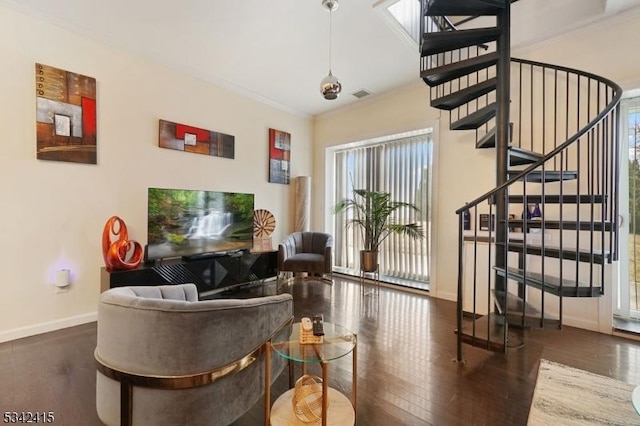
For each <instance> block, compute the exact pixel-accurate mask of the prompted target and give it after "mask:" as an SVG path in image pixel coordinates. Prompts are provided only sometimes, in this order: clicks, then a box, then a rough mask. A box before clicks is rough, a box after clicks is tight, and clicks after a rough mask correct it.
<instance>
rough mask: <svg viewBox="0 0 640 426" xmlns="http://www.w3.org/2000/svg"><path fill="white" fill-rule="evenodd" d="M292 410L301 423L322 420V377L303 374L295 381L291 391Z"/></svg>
mask: <svg viewBox="0 0 640 426" xmlns="http://www.w3.org/2000/svg"><path fill="white" fill-rule="evenodd" d="M291 403H292V404H293V412H294V414H295V415H296V417H297V418H298V420H300V421H301V422H303V423H316V422H318V421H320V420H322V379H321V378H319V377H317V376H311V375H308V374H305V375H304V376H302V377H300V378H299V379H298V380H297V381H296V386H295V388H294V391H293V398H292V400H291Z"/></svg>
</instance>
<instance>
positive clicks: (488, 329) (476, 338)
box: [456, 314, 505, 352]
mask: <svg viewBox="0 0 640 426" xmlns="http://www.w3.org/2000/svg"><path fill="white" fill-rule="evenodd" d="M474 325H475V333H474ZM456 332H457V333H458V334H459V337H460V339H461V340H462V342H464V343H467V344H469V345H472V346H476V347H479V348H484V349H488V350H490V351H493V352H504V350H505V344H504V342H503V340H504V325H503V324H502V323H500V322H499V321H497V316H496V315H494V314H487V315H484V316H482V317H480V318H476V319H474V320H471V321H470V323H467V324H464V325H463V326H462V331H461V332H460V331H456ZM474 334H475V335H474Z"/></svg>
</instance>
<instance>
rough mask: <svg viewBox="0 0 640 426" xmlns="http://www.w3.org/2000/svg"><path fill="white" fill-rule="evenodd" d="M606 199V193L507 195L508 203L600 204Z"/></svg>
mask: <svg viewBox="0 0 640 426" xmlns="http://www.w3.org/2000/svg"><path fill="white" fill-rule="evenodd" d="M606 201H607V196H606V195H600V194H590V195H583V194H580V195H578V194H562V195H560V194H545V195H544V196H543V195H542V194H531V195H509V203H512V204H530V203H546V204H561V203H567V204H591V203H594V204H600V203H604V202H606Z"/></svg>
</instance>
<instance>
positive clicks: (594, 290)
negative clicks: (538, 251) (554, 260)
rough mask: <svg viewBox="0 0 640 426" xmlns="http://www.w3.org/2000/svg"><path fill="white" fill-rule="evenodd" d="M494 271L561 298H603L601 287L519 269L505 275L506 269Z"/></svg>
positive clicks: (510, 269) (495, 268)
mask: <svg viewBox="0 0 640 426" xmlns="http://www.w3.org/2000/svg"><path fill="white" fill-rule="evenodd" d="M493 269H494V270H495V271H496V272H497V273H498V275H500V276H503V277H504V276H505V275H506V276H507V278H509V279H513V280H516V281H518V282H520V283H523V284H525V285H527V286H530V287H533V288H537V289H539V290H543V291H545V292H546V293H551V294H553V295H556V296H561V297H599V296H601V290H602V288H601V287H596V286H593V287H589V286H588V285H586V284H578V285H576V282H575V281H573V280H569V279H566V278H565V279H562V280H560V278H559V277H556V276H553V275H543V274H541V273H538V272H531V271H526V273H525V271H524V270H523V269H519V268H513V267H509V268H507V272H506V274H505V270H504V268H499V267H497V266H494V267H493Z"/></svg>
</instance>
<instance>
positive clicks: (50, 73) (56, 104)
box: [36, 64, 97, 164]
mask: <svg viewBox="0 0 640 426" xmlns="http://www.w3.org/2000/svg"><path fill="white" fill-rule="evenodd" d="M36 121H37V123H36V124H37V136H36V138H37V150H38V152H37V158H38V159H40V160H54V161H70V162H74V163H87V164H96V163H97V154H96V152H97V151H96V142H97V139H96V129H97V120H96V79H95V78H92V77H87V76H84V75H80V74H76V73H73V72H69V71H64V70H61V69H58V68H54V67H50V66H48V65H42V64H36Z"/></svg>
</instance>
